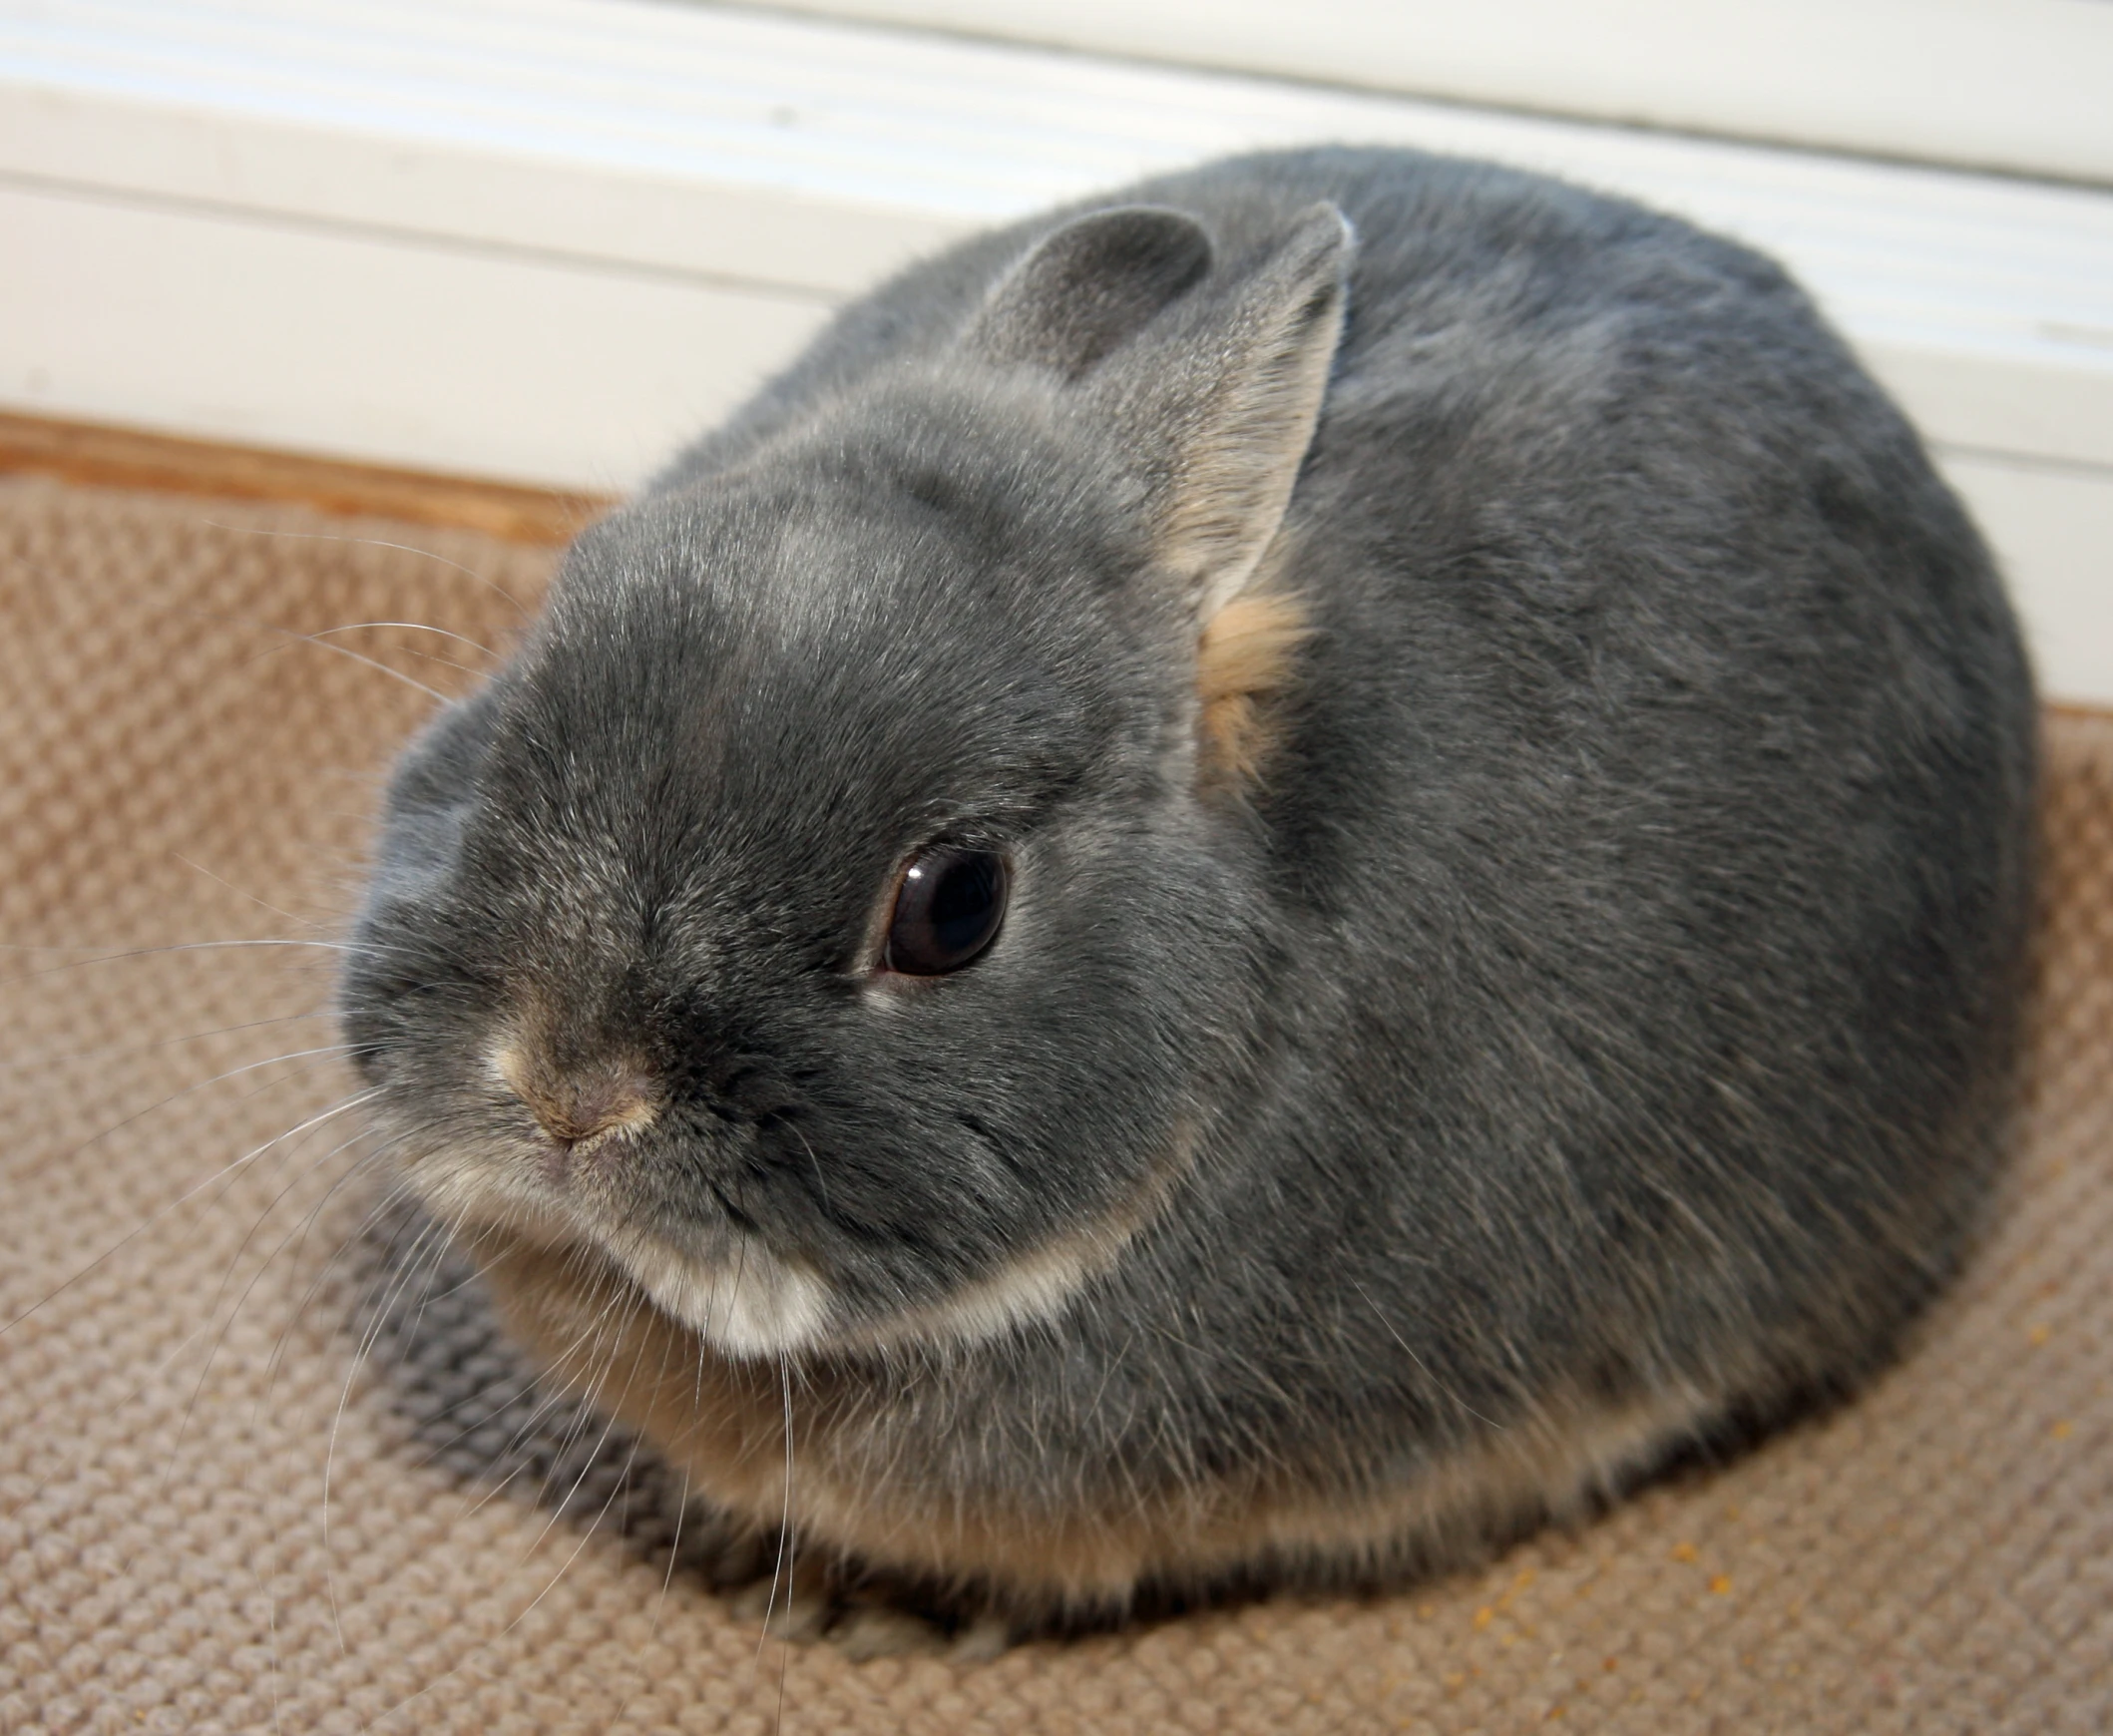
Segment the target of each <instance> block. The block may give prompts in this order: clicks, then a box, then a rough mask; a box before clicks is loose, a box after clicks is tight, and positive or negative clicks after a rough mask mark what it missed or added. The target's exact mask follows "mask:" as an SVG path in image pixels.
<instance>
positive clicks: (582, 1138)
mask: <svg viewBox="0 0 2113 1736" xmlns="http://www.w3.org/2000/svg"><path fill="white" fill-rule="evenodd" d="M492 1063H493V1067H494V1069H495V1071H496V1072H497V1073H498V1075H499V1077H500V1078H501V1079H502V1080H504V1081H505V1082H506V1086H507V1089H509V1090H510V1091H512V1092H513V1093H514V1095H516V1096H517V1097H519V1098H520V1099H521V1100H522V1102H524V1103H526V1104H527V1105H528V1110H529V1113H530V1114H532V1115H534V1116H535V1117H536V1122H537V1125H539V1126H540V1127H542V1129H543V1130H544V1132H546V1133H548V1134H549V1135H550V1137H551V1139H552V1141H553V1142H554V1143H555V1144H556V1145H557V1146H558V1147H559V1148H560V1149H561V1150H563V1151H565V1152H568V1153H570V1152H572V1151H573V1150H575V1149H576V1148H577V1147H579V1146H582V1145H585V1144H587V1143H588V1142H589V1141H591V1140H595V1139H599V1138H601V1137H602V1136H603V1135H604V1134H606V1133H615V1132H619V1131H627V1130H636V1129H638V1128H642V1127H646V1126H649V1125H651V1123H652V1119H653V1117H654V1115H656V1114H657V1113H658V1112H659V1107H660V1105H659V1098H658V1093H657V1092H656V1091H655V1090H654V1088H653V1085H652V1081H651V1080H650V1079H649V1078H648V1077H647V1076H646V1074H645V1072H644V1070H643V1069H640V1068H635V1067H630V1066H626V1065H623V1064H621V1063H610V1064H602V1065H593V1064H590V1065H588V1066H585V1067H571V1068H561V1067H557V1066H553V1065H551V1064H549V1063H547V1062H539V1061H538V1060H537V1059H536V1058H535V1057H534V1056H532V1055H531V1054H530V1053H528V1052H527V1051H526V1050H525V1049H524V1048H523V1047H522V1046H521V1045H519V1044H514V1043H508V1044H503V1045H501V1046H500V1048H499V1049H498V1051H497V1052H496V1053H495V1054H494V1056H493V1058H492Z"/></svg>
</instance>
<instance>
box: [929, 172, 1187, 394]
mask: <svg viewBox="0 0 2113 1736" xmlns="http://www.w3.org/2000/svg"><path fill="white" fill-rule="evenodd" d="M1210 258H1211V253H1210V237H1209V236H1208V235H1206V234H1205V233H1204V232H1203V228H1202V225H1201V224H1199V223H1198V222H1197V221H1196V220H1195V219H1194V218H1193V217H1184V216H1182V215H1181V213H1179V212H1177V211H1164V210H1161V209H1160V208H1158V207H1156V206H1148V205H1132V206H1117V207H1115V208H1114V209H1112V210H1110V211H1097V212H1094V213H1092V214H1091V215H1090V216H1087V217H1079V218H1078V219H1077V220H1076V221H1075V222H1069V223H1066V224H1064V226H1063V227H1062V228H1060V229H1058V230H1057V231H1056V233H1055V234H1053V235H1049V236H1047V237H1045V238H1044V239H1043V240H1042V242H1041V243H1040V244H1039V245H1037V246H1036V247H1035V249H1034V250H1033V251H1032V252H1030V253H1029V254H1028V255H1027V257H1026V258H1024V259H1022V260H1021V261H1020V263H1019V264H1017V265H1015V266H1014V267H1013V269H1012V270H1010V271H1008V272H1007V273H1006V274H1005V276H1003V277H1002V278H1000V279H999V281H998V283H997V284H996V286H995V287H993V289H992V290H991V293H990V297H989V299H988V300H986V301H985V303H984V305H983V309H982V311H981V312H980V313H979V314H978V315H977V317H976V320H975V322H974V323H973V324H972V326H971V327H970V329H969V333H968V343H969V346H970V348H971V349H972V350H973V351H975V352H976V353H977V354H980V355H981V356H983V357H984V358H985V359H986V360H988V361H993V362H997V363H1000V364H1008V363H1022V362H1025V363H1029V364H1032V365H1034V366H1037V367H1044V368H1048V369H1050V370H1051V371H1053V372H1055V373H1056V374H1057V375H1059V376H1060V377H1062V378H1063V379H1065V380H1075V379H1078V378H1079V377H1080V376H1081V375H1083V374H1085V373H1086V372H1087V371H1088V370H1089V369H1091V368H1092V367H1093V365H1094V364H1095V363H1096V362H1098V361H1100V360H1101V358H1102V357H1104V356H1105V355H1107V353H1108V352H1109V351H1110V350H1112V349H1115V348H1116V347H1118V346H1119V345H1120V344H1122V343H1123V342H1125V341H1126V340H1127V339H1129V338H1130V337H1133V336H1134V335H1135V334H1136V333H1137V331H1138V329H1139V328H1140V327H1142V326H1143V325H1144V324H1145V323H1146V322H1147V321H1148V320H1149V319H1151V317H1152V316H1153V315H1154V314H1155V313H1157V312H1159V311H1160V310H1161V309H1162V308H1163V307H1165V306H1166V305H1167V303H1168V302H1170V301H1174V300H1177V299H1179V298H1180V297H1181V296H1182V295H1183V294H1185V293H1186V292H1187V291H1188V290H1189V289H1191V288H1192V287H1194V285H1195V284H1196V282H1197V281H1198V280H1199V279H1200V278H1201V277H1202V276H1203V274H1204V273H1205V272H1206V271H1208V270H1209V269H1210Z"/></svg>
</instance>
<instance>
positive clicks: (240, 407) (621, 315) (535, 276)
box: [0, 187, 824, 490]
mask: <svg viewBox="0 0 2113 1736" xmlns="http://www.w3.org/2000/svg"><path fill="white" fill-rule="evenodd" d="M0 235H5V236H6V252H7V256H8V258H9V259H10V261H12V264H11V266H10V268H9V269H6V270H0V334H4V335H0V400H5V401H6V402H8V403H10V404H12V405H14V406H16V407H18V408H21V409H24V410H27V411H30V412H31V413H41V414H48V415H60V416H73V417H83V418H90V419H102V420H106V421H113V422H122V423H129V424H134V425H138V426H145V427H152V428H160V429H163V430H167V431H170V432H176V433H197V432H199V431H201V430H210V431H211V433H212V434H214V435H217V436H220V437H223V438H227V439H233V440H237V441H242V442H246V443H249V444H254V445H260V446H283V447H291V448H297V449H303V450H308V451H318V452H327V453H332V454H337V455H341V456H346V457H352V458H364V459H371V460H375V461H379V462H385V463H390V464H403V465H410V466H414V467H416V466H425V467H429V468H434V469H442V470H453V471H469V472H471V473H473V474H480V475H494V476H505V477H519V478H524V479H528V480H532V481H541V482H551V483H559V484H565V485H568V486H575V487H585V488H589V489H600V490H617V489H623V488H626V487H629V486H630V485H632V484H633V483H634V482H635V481H637V480H638V479H639V478H640V477H641V476H643V475H644V474H645V472H646V471H647V470H648V469H649V468H650V467H651V466H652V465H654V464H656V463H657V462H659V461H660V460H661V459H663V458H665V457H667V456H668V455H669V454H670V453H671V452H672V451H673V449H674V447H675V446H676V445H677V444H678V443H679V442H681V441H682V440H684V439H687V438H688V437H689V436H690V435H692V434H694V433H695V432H697V431H698V430H699V429H701V428H703V427H704V426H706V425H707V424H708V423H709V422H711V421H712V420H714V419H715V418H717V417H719V416H721V415H723V414H724V413H725V412H726V411H727V410H728V409H730V408H731V407H732V406H733V405H734V404H736V403H737V402H739V400H740V399H741V398H742V397H744V396H745V395H746V394H747V393H748V392H749V391H750V390H752V389H753V387H754V386H755V385H756V383H757V382H758V381H759V380H760V379H761V378H762V376H763V374H764V372H765V371H766V370H767V369H768V368H770V367H771V366H773V365H774V364H776V363H777V362H778V361H779V360H780V359H781V358H783V357H785V356H787V355H789V354H791V353H792V352H793V351H794V350H796V349H797V348H798V347H799V345H800V344H801V343H803V342H804V341H805V340H806V338H807V337H808V336H809V334H810V333H811V332H812V331H813V330H814V329H815V327H816V326H817V325H818V324H819V323H820V321H821V319H822V318H823V317H824V313H823V310H822V309H821V308H819V307H818V306H816V305H815V304H814V303H813V302H812V301H809V300H795V299H790V298H787V297H784V296H779V295H771V294H769V293H766V292H761V291H755V290H744V289H730V288H727V287H725V286H723V285H718V284H711V283H698V282H689V281H683V280H680V279H675V278H669V277H664V276H651V275H644V274H639V273H627V272H624V271H621V270H617V269H614V268H611V267H608V266H602V265H588V264H581V263H578V262H575V261H567V260H550V259H529V258H522V257H520V256H518V255H511V254H505V253H491V252H480V251H476V250H473V249H470V248H449V247H443V246H440V245H437V244H434V243H431V242H427V241H405V240H395V239H389V238H385V237H375V236H368V235H357V234H351V235H348V234H342V233H334V232H331V231H329V230H327V229H317V228H303V227H296V226H293V225H290V224H286V223H281V222H273V221H268V220H258V219H255V218H250V217H233V216H228V215H224V214H216V213H200V212H193V211H177V210H155V209H149V208H143V207H140V206H136V205H128V204H121V203H115V202H105V201H90V200H83V199H80V198H78V197H73V196H69V195H59V194H52V193H48V192H36V191H25V190H23V189H20V188H5V187H0ZM259 381H268V382H270V383H271V389H270V390H268V391H259V390H258V389H257V385H258V382H259Z"/></svg>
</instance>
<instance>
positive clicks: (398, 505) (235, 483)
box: [0, 413, 615, 545]
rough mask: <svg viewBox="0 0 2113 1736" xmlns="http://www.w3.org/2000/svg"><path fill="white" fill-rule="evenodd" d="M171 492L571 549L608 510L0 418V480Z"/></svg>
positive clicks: (384, 472) (382, 471)
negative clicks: (9, 475) (5, 476)
mask: <svg viewBox="0 0 2113 1736" xmlns="http://www.w3.org/2000/svg"><path fill="white" fill-rule="evenodd" d="M5 472H14V473H16V474H22V473H31V474H35V475H40V476H55V477H59V478H62V479H63V480H65V481H67V482H76V483H88V484H93V485H100V486H103V487H110V488H138V489H150V490H154V491H157V492H161V493H168V494H199V495H217V496H220V497H223V498H229V497H231V498H234V499H240V500H275V501H292V502H297V503H299V504H300V505H302V506H308V507H314V508H316V509H318V510H320V511H322V512H327V513H338V514H343V515H346V516H364V515H372V516H375V517H380V518H392V519H404V520H407V521H409V522H411V523H414V524H425V525H455V526H460V527H462V528H464V529H468V530H476V531H483V532H485V533H486V534H487V535H489V536H494V537H501V538H504V539H506V540H507V541H509V542H515V543H535V544H544V545H549V544H557V543H566V542H570V541H571V540H572V539H573V538H574V537H575V536H576V535H578V534H579V532H580V531H581V529H582V528H583V527H584V526H586V525H587V524H589V523H591V522H592V521H593V520H595V519H597V518H599V517H601V515H602V514H603V513H605V512H607V511H608V510H609V509H610V507H611V506H612V505H614V504H615V502H614V500H613V499H612V498H611V497H608V496H604V495H590V494H567V493H561V492H559V491H557V490H552V489H540V488H528V487H523V486H522V485H520V484H518V483H506V482H488V481H485V480H482V479H481V478H477V477H465V476H443V475H434V474H431V473H429V472H425V471H417V470H395V469H390V468H388V467H386V466H383V465H375V464H353V463H346V462H342V461H340V460H337V459H330V458H308V457H303V456H301V455H299V454H295V453H289V452H274V451H270V450H267V449H265V448H262V447H254V446H227V445H221V444H219V443H218V442H215V441H208V440H185V439H180V438H178V437H176V436H174V435H169V434H151V433H147V432H144V431H142V430H138V429H132V428H117V427H111V426H108V425H106V424H103V423H97V422H66V421H57V420H52V419H48V418H45V417H41V416H16V415H8V414H5V413H0V473H5Z"/></svg>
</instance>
